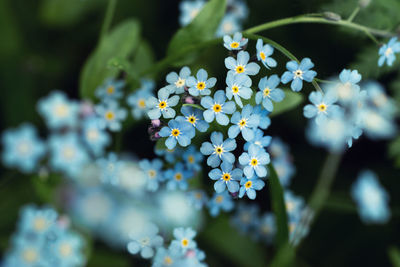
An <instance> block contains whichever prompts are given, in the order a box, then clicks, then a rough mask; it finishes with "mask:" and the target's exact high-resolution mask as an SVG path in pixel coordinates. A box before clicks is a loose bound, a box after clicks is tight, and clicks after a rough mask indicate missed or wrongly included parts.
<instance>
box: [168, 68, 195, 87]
mask: <svg viewBox="0 0 400 267" xmlns="http://www.w3.org/2000/svg"><path fill="white" fill-rule="evenodd" d="M190 73H191V72H190V69H189V67H186V66H185V67H183V68H182V69H181V70H180V71H179V74H178V73H176V72H174V71H173V72H170V73H168V75H167V77H166V81H167V82H168V83H169V85H167V87H166V88H167V89H168V90H169V92H170V93H171V94H173V93H175V94H182V93H183V92H185V86H186V80H187V78H189V76H190Z"/></svg>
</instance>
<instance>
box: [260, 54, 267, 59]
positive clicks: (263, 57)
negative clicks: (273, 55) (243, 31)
mask: <svg viewBox="0 0 400 267" xmlns="http://www.w3.org/2000/svg"><path fill="white" fill-rule="evenodd" d="M260 58H261V59H262V60H265V59H266V58H267V56H266V55H265V53H264V52H260Z"/></svg>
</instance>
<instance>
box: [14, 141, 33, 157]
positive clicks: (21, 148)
mask: <svg viewBox="0 0 400 267" xmlns="http://www.w3.org/2000/svg"><path fill="white" fill-rule="evenodd" d="M30 148H31V146H30V143H29V142H21V143H19V144H18V145H17V149H18V152H19V153H20V154H22V155H25V154H27V153H28V152H29V150H30Z"/></svg>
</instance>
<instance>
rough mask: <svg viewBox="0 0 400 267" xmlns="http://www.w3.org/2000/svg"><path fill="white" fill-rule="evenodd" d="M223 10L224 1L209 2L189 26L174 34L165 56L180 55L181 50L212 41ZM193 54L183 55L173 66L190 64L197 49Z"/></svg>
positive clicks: (223, 12)
mask: <svg viewBox="0 0 400 267" xmlns="http://www.w3.org/2000/svg"><path fill="white" fill-rule="evenodd" d="M225 9H226V0H211V1H209V2H208V3H207V4H206V5H205V6H204V7H203V8H202V10H201V11H200V12H199V14H198V15H197V16H196V17H195V18H194V19H193V21H192V22H191V23H190V24H188V25H187V26H185V27H183V28H181V29H179V30H178V31H177V32H176V33H175V35H174V36H173V37H172V39H171V41H170V43H169V45H168V49H167V56H174V55H180V53H181V51H182V50H185V49H189V48H191V47H194V48H195V47H196V46H199V45H200V44H201V43H204V42H206V41H209V40H212V39H213V38H214V36H215V32H216V30H217V28H218V26H219V23H220V21H221V19H222V17H223V16H224V14H225ZM194 52H195V53H189V52H188V53H184V54H183V55H182V56H180V57H179V58H177V59H176V61H175V62H174V63H175V65H182V64H188V63H190V62H191V61H192V60H193V59H194V58H195V55H196V54H197V53H198V49H196V50H195V51H194ZM178 62H179V63H178Z"/></svg>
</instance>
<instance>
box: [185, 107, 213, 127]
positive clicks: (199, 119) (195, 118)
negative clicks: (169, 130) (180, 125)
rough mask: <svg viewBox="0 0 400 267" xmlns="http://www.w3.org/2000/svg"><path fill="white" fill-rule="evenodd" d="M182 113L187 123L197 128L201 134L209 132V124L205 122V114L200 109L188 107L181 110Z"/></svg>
mask: <svg viewBox="0 0 400 267" xmlns="http://www.w3.org/2000/svg"><path fill="white" fill-rule="evenodd" d="M181 113H182V114H183V116H185V119H186V121H187V122H189V123H190V124H191V125H192V126H193V127H195V128H196V129H197V130H198V131H199V132H202V133H204V132H205V131H207V129H208V127H209V124H208V123H207V122H205V121H204V118H203V112H202V111H201V110H200V109H197V108H196V109H195V108H192V107H188V106H183V107H182V108H181Z"/></svg>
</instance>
